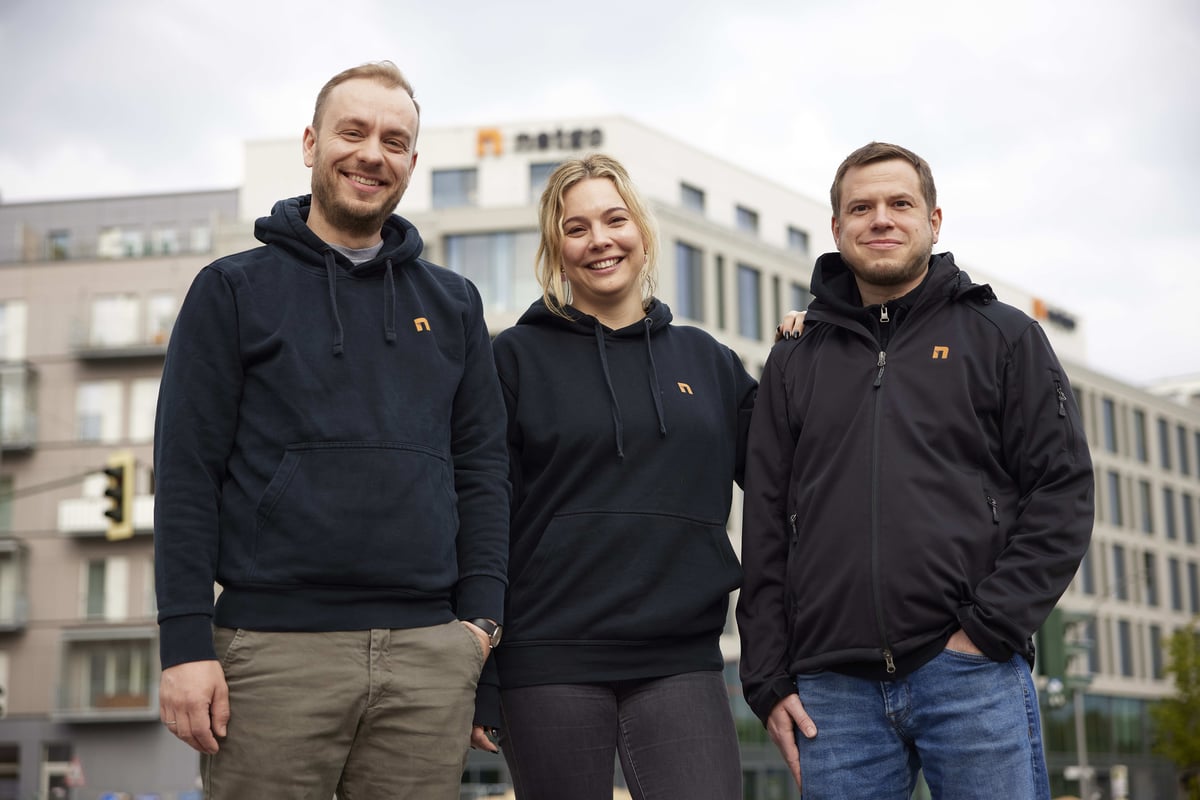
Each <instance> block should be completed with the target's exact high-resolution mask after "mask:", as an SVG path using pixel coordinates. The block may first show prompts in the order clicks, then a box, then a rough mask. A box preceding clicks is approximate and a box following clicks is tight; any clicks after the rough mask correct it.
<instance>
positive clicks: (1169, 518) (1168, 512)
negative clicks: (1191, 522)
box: [1162, 486, 1179, 540]
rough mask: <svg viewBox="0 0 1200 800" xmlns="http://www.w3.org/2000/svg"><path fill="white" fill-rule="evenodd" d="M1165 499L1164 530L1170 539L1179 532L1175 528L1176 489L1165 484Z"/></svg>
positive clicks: (1163, 492)
mask: <svg viewBox="0 0 1200 800" xmlns="http://www.w3.org/2000/svg"><path fill="white" fill-rule="evenodd" d="M1162 499H1163V531H1164V532H1165V533H1166V535H1167V538H1168V539H1172V540H1173V539H1175V538H1176V537H1177V536H1178V535H1179V532H1178V531H1176V530H1175V490H1174V489H1172V488H1170V487H1169V486H1164V487H1163V491H1162Z"/></svg>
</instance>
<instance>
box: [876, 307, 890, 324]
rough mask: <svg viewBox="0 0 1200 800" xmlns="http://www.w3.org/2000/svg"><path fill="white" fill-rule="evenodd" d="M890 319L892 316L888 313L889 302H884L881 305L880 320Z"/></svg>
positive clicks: (886, 320)
mask: <svg viewBox="0 0 1200 800" xmlns="http://www.w3.org/2000/svg"><path fill="white" fill-rule="evenodd" d="M890 319H891V317H889V316H888V313H887V303H884V304H882V305H881V306H879V321H880V322H888V321H889V320H890Z"/></svg>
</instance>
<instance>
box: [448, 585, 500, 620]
mask: <svg viewBox="0 0 1200 800" xmlns="http://www.w3.org/2000/svg"><path fill="white" fill-rule="evenodd" d="M504 588H505V587H504V581H502V580H500V579H498V578H493V577H490V576H487V575H473V576H471V577H469V578H463V579H462V580H460V581H459V582H458V586H457V587H456V591H455V607H454V613H455V615H456V616H457V617H458V618H459V619H476V618H478V617H483V618H484V619H490V620H495V621H496V622H498V623H500V624H501V625H503V624H504Z"/></svg>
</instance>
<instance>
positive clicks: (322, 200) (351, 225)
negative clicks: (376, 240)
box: [312, 166, 408, 237]
mask: <svg viewBox="0 0 1200 800" xmlns="http://www.w3.org/2000/svg"><path fill="white" fill-rule="evenodd" d="M338 177H339V173H338V172H337V170H336V169H334V168H333V167H332V166H327V167H326V168H324V169H321V170H318V171H316V172H314V173H313V182H312V193H313V201H314V202H315V203H317V204H318V205H319V206H320V207H321V213H322V214H323V215H324V216H325V220H326V221H327V222H328V223H329V224H330V225H331V226H333V227H334V228H335V229H336V230H340V231H345V232H346V233H349V234H351V235H353V236H360V237H368V236H374V235H376V234H378V233H379V232H380V231H381V230H382V229H383V223H384V222H386V221H387V218H388V217H390V216H391V215H392V212H393V211H395V210H396V206H398V205H399V204H400V198H401V197H403V196H404V190H405V189H407V188H408V180H407V178H405V179H403V180H401V181H400V182H399V183H398V184H396V185H395V186H393V187H392V192H391V193H389V194H388V195H386V196H385V197H383V198H382V199H381V203H380V205H378V206H374V207H372V206H369V205H366V204H362V203H356V204H351V203H344V202H342V200H341V198H340V197H338Z"/></svg>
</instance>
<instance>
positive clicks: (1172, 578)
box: [1167, 558, 1183, 611]
mask: <svg viewBox="0 0 1200 800" xmlns="http://www.w3.org/2000/svg"><path fill="white" fill-rule="evenodd" d="M1181 578H1182V576H1181V574H1180V572H1179V559H1178V558H1169V559H1167V580H1168V582H1169V588H1170V590H1171V610H1172V611H1183V581H1182V579H1181Z"/></svg>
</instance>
